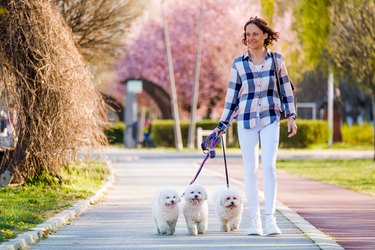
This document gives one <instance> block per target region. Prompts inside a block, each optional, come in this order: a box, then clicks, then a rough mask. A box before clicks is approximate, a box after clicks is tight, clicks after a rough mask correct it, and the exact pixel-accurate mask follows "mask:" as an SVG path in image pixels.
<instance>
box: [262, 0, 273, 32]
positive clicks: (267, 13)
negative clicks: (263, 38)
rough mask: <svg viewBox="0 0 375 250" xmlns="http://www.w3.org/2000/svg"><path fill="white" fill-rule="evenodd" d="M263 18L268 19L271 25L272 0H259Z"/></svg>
mask: <svg viewBox="0 0 375 250" xmlns="http://www.w3.org/2000/svg"><path fill="white" fill-rule="evenodd" d="M261 3H262V15H263V19H265V20H268V22H267V23H268V25H270V27H272V26H273V25H272V20H273V16H274V13H275V7H274V4H275V1H274V0H261Z"/></svg>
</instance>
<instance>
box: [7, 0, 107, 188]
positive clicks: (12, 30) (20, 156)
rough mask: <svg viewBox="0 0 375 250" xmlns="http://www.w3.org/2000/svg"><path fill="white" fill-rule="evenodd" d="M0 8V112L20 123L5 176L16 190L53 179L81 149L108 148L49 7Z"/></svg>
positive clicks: (83, 73) (73, 53)
mask: <svg viewBox="0 0 375 250" xmlns="http://www.w3.org/2000/svg"><path fill="white" fill-rule="evenodd" d="M4 2H6V3H4ZM0 4H2V5H3V6H4V7H5V8H6V14H5V15H2V16H0V61H1V62H2V64H1V65H0V72H1V73H2V74H1V75H0V76H1V78H0V90H1V93H2V95H1V98H0V104H1V107H3V106H7V107H8V108H9V110H10V111H11V112H12V113H13V114H15V113H16V115H17V118H18V120H17V122H16V124H14V125H15V130H14V131H13V133H14V137H15V141H16V143H15V149H14V153H13V155H12V158H11V159H10V163H9V167H8V170H10V171H11V172H14V173H15V175H14V176H15V178H14V181H16V182H21V181H22V180H23V179H24V178H29V177H33V176H36V175H38V174H42V173H49V174H51V175H52V176H57V175H58V172H59V168H60V167H61V166H64V165H66V164H67V163H68V162H70V161H71V160H72V159H75V157H76V153H77V151H78V149H81V147H82V146H99V145H102V144H105V143H106V138H105V135H104V133H103V128H104V126H105V125H106V112H105V107H104V103H103V101H102V99H101V96H99V95H98V93H97V92H96V90H95V89H94V86H93V85H92V78H91V75H90V73H89V70H88V69H87V67H86V65H85V64H84V63H83V61H82V57H81V55H80V53H79V51H78V49H77V47H76V44H75V42H74V40H73V37H72V34H71V31H70V30H69V28H68V27H67V26H66V24H65V23H64V21H63V19H62V18H61V16H60V14H59V13H58V12H57V10H56V8H55V6H53V5H52V4H51V2H50V1H48V0H43V1H40V0H17V1H15V0H11V1H0Z"/></svg>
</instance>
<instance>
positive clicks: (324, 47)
mask: <svg viewBox="0 0 375 250" xmlns="http://www.w3.org/2000/svg"><path fill="white" fill-rule="evenodd" d="M330 2H331V1H330V0H313V1H311V0H299V1H297V2H296V4H295V5H294V6H293V16H294V19H295V25H294V28H295V30H296V31H297V37H298V42H300V44H301V45H302V48H301V50H300V52H301V55H300V56H302V58H303V61H302V62H301V64H302V65H304V69H302V70H313V69H314V67H315V66H317V65H318V64H322V63H323V64H324V63H325V64H327V63H328V61H327V59H328V58H327V57H326V56H324V55H325V54H326V53H327V51H328V49H329V43H328V38H329V31H330V30H329V27H330V12H329V7H330ZM301 64H300V65H301Z"/></svg>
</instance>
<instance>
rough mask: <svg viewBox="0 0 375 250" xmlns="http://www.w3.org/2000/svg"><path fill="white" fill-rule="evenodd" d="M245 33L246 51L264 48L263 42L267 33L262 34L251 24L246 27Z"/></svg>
mask: <svg viewBox="0 0 375 250" xmlns="http://www.w3.org/2000/svg"><path fill="white" fill-rule="evenodd" d="M245 32H246V44H247V48H248V49H260V48H262V47H264V40H266V39H267V36H268V34H267V33H263V31H262V30H261V29H259V28H258V26H256V25H255V24H253V23H250V24H249V25H247V26H246V31H245Z"/></svg>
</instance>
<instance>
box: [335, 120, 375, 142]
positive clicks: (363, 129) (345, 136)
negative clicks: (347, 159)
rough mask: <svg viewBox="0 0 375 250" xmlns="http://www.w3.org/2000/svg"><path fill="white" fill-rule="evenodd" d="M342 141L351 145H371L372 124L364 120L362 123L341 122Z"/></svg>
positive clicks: (372, 135)
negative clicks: (349, 123)
mask: <svg viewBox="0 0 375 250" xmlns="http://www.w3.org/2000/svg"><path fill="white" fill-rule="evenodd" d="M341 135H342V142H343V143H346V144H351V145H373V144H374V128H373V126H372V124H370V123H368V122H364V123H362V124H360V125H359V124H357V125H352V126H349V125H348V124H343V125H342V127H341Z"/></svg>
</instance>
